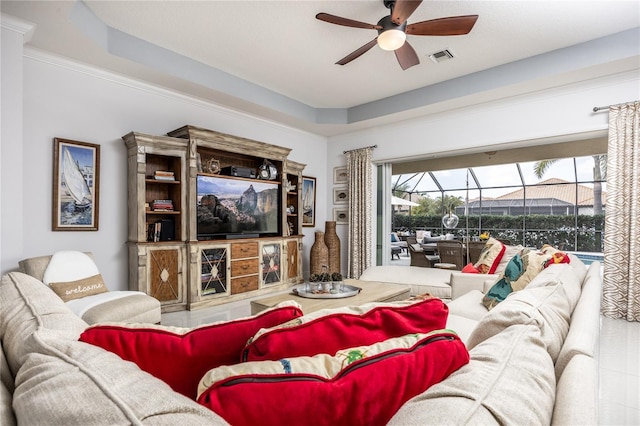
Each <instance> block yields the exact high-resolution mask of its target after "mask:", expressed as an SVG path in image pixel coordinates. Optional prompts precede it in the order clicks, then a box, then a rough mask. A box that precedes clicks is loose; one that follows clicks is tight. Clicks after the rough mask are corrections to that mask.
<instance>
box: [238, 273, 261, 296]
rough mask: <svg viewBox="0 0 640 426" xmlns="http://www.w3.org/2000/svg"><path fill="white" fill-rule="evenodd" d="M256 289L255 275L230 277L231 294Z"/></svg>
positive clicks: (256, 278)
mask: <svg viewBox="0 0 640 426" xmlns="http://www.w3.org/2000/svg"><path fill="white" fill-rule="evenodd" d="M257 289H258V276H257V275H253V276H250V277H241V278H232V279H231V294H238V293H244V292H245V291H252V290H257Z"/></svg>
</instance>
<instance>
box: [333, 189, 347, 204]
mask: <svg viewBox="0 0 640 426" xmlns="http://www.w3.org/2000/svg"><path fill="white" fill-rule="evenodd" d="M348 201H349V190H348V189H347V188H346V187H344V188H333V204H345V203H347V202H348Z"/></svg>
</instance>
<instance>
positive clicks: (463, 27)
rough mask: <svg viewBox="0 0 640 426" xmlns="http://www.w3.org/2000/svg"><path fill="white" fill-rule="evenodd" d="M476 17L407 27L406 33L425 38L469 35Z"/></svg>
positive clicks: (434, 21)
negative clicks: (424, 36)
mask: <svg viewBox="0 0 640 426" xmlns="http://www.w3.org/2000/svg"><path fill="white" fill-rule="evenodd" d="M477 20H478V15H465V16H451V17H448V18H440V19H431V20H429V21H422V22H416V23H415V24H410V25H407V29H406V33H407V34H413V35H426V36H450V35H463V34H467V33H469V31H471V29H472V28H473V26H474V25H475V23H476V21H477Z"/></svg>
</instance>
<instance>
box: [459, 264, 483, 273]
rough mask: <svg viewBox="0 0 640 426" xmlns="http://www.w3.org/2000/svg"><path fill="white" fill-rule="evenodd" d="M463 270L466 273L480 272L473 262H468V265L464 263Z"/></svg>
mask: <svg viewBox="0 0 640 426" xmlns="http://www.w3.org/2000/svg"><path fill="white" fill-rule="evenodd" d="M462 272H464V273H465V274H479V273H480V271H478V270H477V269H476V267H475V266H473V263H467V264H466V265H464V268H462Z"/></svg>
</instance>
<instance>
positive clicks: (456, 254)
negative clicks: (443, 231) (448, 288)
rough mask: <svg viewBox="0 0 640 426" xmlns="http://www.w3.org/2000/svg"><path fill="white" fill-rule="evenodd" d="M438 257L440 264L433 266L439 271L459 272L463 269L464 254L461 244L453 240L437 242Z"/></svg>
mask: <svg viewBox="0 0 640 426" xmlns="http://www.w3.org/2000/svg"><path fill="white" fill-rule="evenodd" d="M438 256H440V262H438V263H436V264H435V265H434V266H435V267H436V268H441V269H454V270H457V271H461V270H462V268H464V265H465V262H464V259H465V257H466V256H465V252H464V247H463V245H462V242H460V241H455V240H443V241H438Z"/></svg>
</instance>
